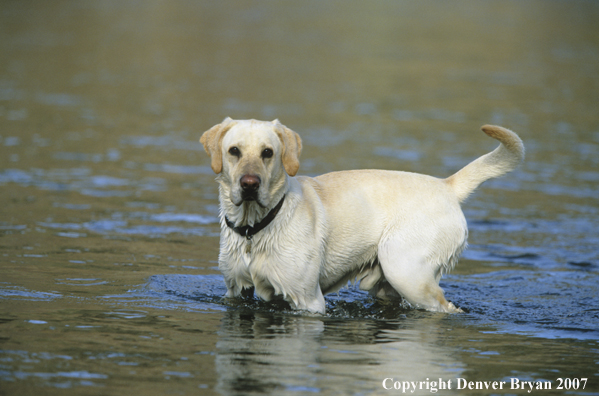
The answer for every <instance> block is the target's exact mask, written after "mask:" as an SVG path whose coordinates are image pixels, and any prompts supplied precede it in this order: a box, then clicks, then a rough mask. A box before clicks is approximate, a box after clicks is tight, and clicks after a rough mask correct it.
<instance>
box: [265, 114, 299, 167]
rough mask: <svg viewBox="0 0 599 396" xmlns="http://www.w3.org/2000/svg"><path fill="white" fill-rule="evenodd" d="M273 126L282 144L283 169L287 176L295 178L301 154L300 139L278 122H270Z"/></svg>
mask: <svg viewBox="0 0 599 396" xmlns="http://www.w3.org/2000/svg"><path fill="white" fill-rule="evenodd" d="M272 123H273V124H274V126H275V131H276V132H277V135H279V139H281V142H282V143H283V152H282V153H281V157H282V159H283V167H284V168H285V172H287V174H288V175H289V176H295V175H296V174H297V171H298V170H299V166H300V163H299V157H300V154H301V153H302V139H301V138H300V136H299V135H298V134H297V133H295V132H293V131H292V130H291V129H289V128H287V127H286V126H285V125H283V124H281V123H280V122H279V120H274V121H273V122H272Z"/></svg>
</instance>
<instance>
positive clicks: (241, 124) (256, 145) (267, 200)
mask: <svg viewBox="0 0 599 396" xmlns="http://www.w3.org/2000/svg"><path fill="white" fill-rule="evenodd" d="M200 142H201V143H202V144H203V145H204V149H205V150H206V152H207V153H208V155H209V156H210V159H211V167H212V170H213V171H214V172H215V173H217V174H219V181H220V182H221V185H224V186H225V188H227V189H228V195H229V198H230V200H231V202H232V203H233V204H235V205H236V206H239V205H241V204H242V203H243V202H245V201H256V203H257V204H258V205H260V206H261V207H268V206H270V205H271V201H272V197H273V195H274V194H275V193H276V192H277V191H278V190H279V189H281V188H282V187H283V186H284V184H285V173H286V174H288V175H289V176H295V175H296V173H297V171H298V169H299V156H300V153H301V151H302V141H301V139H300V137H299V135H298V134H297V133H295V132H293V131H292V130H290V129H289V128H287V127H285V126H284V125H282V124H281V123H280V122H279V120H274V121H272V122H268V121H257V120H232V119H230V118H225V120H224V121H223V122H221V123H220V124H217V125H215V126H213V127H212V128H210V129H209V130H208V131H206V132H204V134H203V135H202V138H201V139H200Z"/></svg>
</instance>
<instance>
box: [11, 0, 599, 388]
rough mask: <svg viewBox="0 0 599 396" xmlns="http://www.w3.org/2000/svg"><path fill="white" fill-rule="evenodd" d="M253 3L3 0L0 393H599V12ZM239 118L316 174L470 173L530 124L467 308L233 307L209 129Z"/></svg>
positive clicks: (581, 6)
mask: <svg viewBox="0 0 599 396" xmlns="http://www.w3.org/2000/svg"><path fill="white" fill-rule="evenodd" d="M232 4H233V3H225V2H203V1H202V2H187V1H169V2H160V1H143V2H134V1H133V2H117V1H103V2H77V1H66V0H65V1H56V2H17V1H9V2H4V3H3V4H2V6H0V394H1V395H28V394H61V395H62V394H110V395H120V394H123V395H125V394H126V395H129V394H131V392H139V393H140V394H147V395H162V394H206V395H211V394H221V395H237V394H239V395H246V394H276V395H295V394H324V395H329V394H353V395H370V394H379V393H380V394H393V393H399V394H401V393H402V390H385V389H384V387H383V381H384V380H385V379H386V378H393V381H388V382H386V385H393V383H394V381H400V382H402V381H414V382H417V381H422V387H423V389H417V390H416V392H414V393H413V394H430V393H433V388H435V386H438V385H439V384H437V385H435V384H433V382H434V381H438V379H439V378H441V379H443V381H445V382H447V381H451V384H452V389H451V390H443V391H440V392H439V393H440V394H441V393H442V394H453V393H455V394H458V393H459V394H462V393H470V394H482V393H484V394H491V393H492V394H514V393H527V391H526V390H515V389H511V381H512V379H517V380H519V381H551V385H552V390H551V391H549V390H543V391H540V390H535V391H533V392H534V393H538V394H566V393H567V394H597V393H599V370H598V368H599V367H598V364H599V353H598V351H599V345H598V343H599V286H598V282H597V279H598V278H597V277H598V274H599V253H598V250H597V246H599V231H598V230H597V224H598V222H599V199H598V198H597V197H599V188H598V187H597V182H598V181H599V170H598V163H599V115H598V112H597V108H599V28H598V27H597V23H596V21H597V20H598V17H599V6H598V5H597V4H596V3H594V2H586V1H570V2H553V1H552V2H536V1H530V2H505V1H487V2H470V1H458V2H454V1H451V2H443V3H441V2H426V1H423V2H413V3H412V2H387V1H371V2H347V1H345V2H324V3H323V2H316V1H304V2H297V3H288V2H274V1H264V2H235V3H234V6H233V5H232ZM225 116H231V117H233V118H258V119H273V118H279V119H280V120H281V121H282V122H283V123H284V124H285V125H287V126H288V127H290V128H292V129H294V130H295V131H297V132H298V133H300V135H301V136H302V138H303V141H304V151H303V154H302V163H301V168H300V173H303V174H308V175H317V174H322V173H325V172H328V171H333V170H342V169H358V168H382V169H402V170H407V171H415V172H422V173H427V174H432V175H435V176H440V177H445V176H448V175H450V174H452V173H453V172H455V171H456V170H458V169H459V168H460V167H462V166H464V165H465V164H466V163H468V162H469V161H470V160H472V159H474V158H476V157H477V156H479V155H481V154H483V153H486V152H488V151H490V150H491V149H492V148H494V147H495V143H494V142H493V141H491V140H490V139H488V138H487V137H486V136H484V134H482V133H481V132H479V131H478V128H479V127H480V125H482V124H485V123H495V124H501V125H504V126H506V127H509V128H512V129H514V130H515V131H517V132H518V133H519V134H520V135H521V137H522V138H523V140H524V142H525V145H526V147H527V159H526V161H525V163H524V164H523V166H522V167H521V168H520V169H518V170H517V171H515V172H513V173H511V174H510V175H507V176H505V177H503V178H501V179H497V180H492V181H489V182H487V183H485V185H484V186H483V187H482V188H480V189H479V190H478V191H477V193H476V194H475V195H474V196H473V197H472V198H470V199H469V201H468V202H467V203H466V204H465V205H464V212H465V214H466V217H467V219H468V223H469V227H470V239H469V243H470V246H469V249H468V250H467V251H466V252H465V253H464V255H463V258H462V259H461V260H460V263H459V264H458V266H457V268H456V269H455V270H454V271H453V272H452V273H451V274H450V275H448V276H446V277H445V278H444V279H443V280H442V286H443V288H444V289H445V291H446V295H447V297H448V299H449V300H451V301H453V302H454V303H455V304H456V305H457V306H460V307H462V308H463V309H464V311H465V312H466V313H464V314H460V315H444V314H436V313H428V312H423V311H418V310H413V309H410V308H409V307H406V306H400V305H399V304H386V303H381V302H378V301H375V300H372V299H370V298H369V297H368V296H367V295H366V294H365V293H363V292H360V291H359V290H357V289H356V288H354V287H351V286H348V288H347V289H343V290H342V291H341V292H340V293H339V294H334V295H330V296H327V315H326V316H309V315H305V314H299V313H297V312H292V311H290V310H289V308H288V307H287V306H286V305H285V304H282V303H279V302H273V303H264V302H261V301H258V300H233V301H225V300H223V299H222V296H223V294H224V292H225V288H224V282H223V279H222V276H221V275H220V273H219V272H218V268H217V263H216V258H217V254H218V235H219V226H218V223H217V214H218V207H217V188H216V183H215V182H214V175H213V174H212V171H211V169H210V166H209V161H208V158H207V156H206V155H205V154H204V153H203V150H202V147H201V145H200V144H199V143H198V139H199V137H200V135H201V133H202V132H203V131H204V130H206V129H208V128H209V127H211V126H212V125H214V124H216V123H217V122H220V121H221V120H222V119H223V118H224V117H225ZM559 378H562V379H563V378H569V379H581V378H587V381H586V382H585V385H584V389H582V387H583V385H582V383H580V384H579V385H576V384H578V382H568V383H562V385H567V384H569V385H568V386H567V387H568V388H570V389H556V388H557V387H558V386H559V385H560V382H559V380H558V379H559ZM458 379H461V380H460V381H462V382H460V383H458ZM463 381H475V382H476V381H478V382H481V383H482V382H483V381H487V382H491V381H505V382H506V385H505V386H504V388H503V389H496V390H492V389H490V390H485V389H482V390H481V389H479V390H477V389H461V390H457V389H456V386H457V385H458V384H462V385H463ZM483 386H484V385H483ZM575 388H578V389H575ZM435 389H436V388H435ZM405 393H410V394H412V393H411V391H410V390H408V391H406V392H405Z"/></svg>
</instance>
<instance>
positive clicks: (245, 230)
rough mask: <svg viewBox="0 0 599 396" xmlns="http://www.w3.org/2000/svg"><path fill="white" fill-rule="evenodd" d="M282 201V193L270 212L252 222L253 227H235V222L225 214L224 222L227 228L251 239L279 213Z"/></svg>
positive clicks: (283, 199)
mask: <svg viewBox="0 0 599 396" xmlns="http://www.w3.org/2000/svg"><path fill="white" fill-rule="evenodd" d="M283 201H285V196H284V195H283V198H281V200H280V201H279V203H278V204H277V206H275V207H274V208H272V210H271V211H270V212H268V214H267V215H266V217H265V218H263V219H262V221H261V222H259V223H257V224H254V226H253V227H250V226H249V225H246V226H242V227H235V223H233V222H232V221H231V220H229V219H228V218H227V216H225V222H226V223H227V225H228V226H229V228H231V229H232V230H233V231H235V232H236V233H238V234H239V235H241V236H244V237H246V238H247V239H248V240H249V239H252V237H253V236H254V235H256V234H257V233H259V232H260V231H262V230H263V229H264V228H266V226H268V225H269V224H270V223H271V222H272V221H273V220H274V219H275V216H276V215H277V213H279V210H281V207H282V206H283Z"/></svg>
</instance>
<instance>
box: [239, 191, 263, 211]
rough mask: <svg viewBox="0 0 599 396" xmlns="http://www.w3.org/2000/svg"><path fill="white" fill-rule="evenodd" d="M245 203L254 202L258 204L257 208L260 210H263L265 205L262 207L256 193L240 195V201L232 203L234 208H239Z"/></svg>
mask: <svg viewBox="0 0 599 396" xmlns="http://www.w3.org/2000/svg"><path fill="white" fill-rule="evenodd" d="M245 202H248V203H249V202H256V203H257V204H258V206H260V207H261V208H265V207H266V205H264V204H263V203H262V202H261V201H260V199H259V197H258V193H257V192H251V193H242V194H241V199H240V200H239V201H238V202H235V201H233V204H235V206H241V205H243V203H245Z"/></svg>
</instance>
